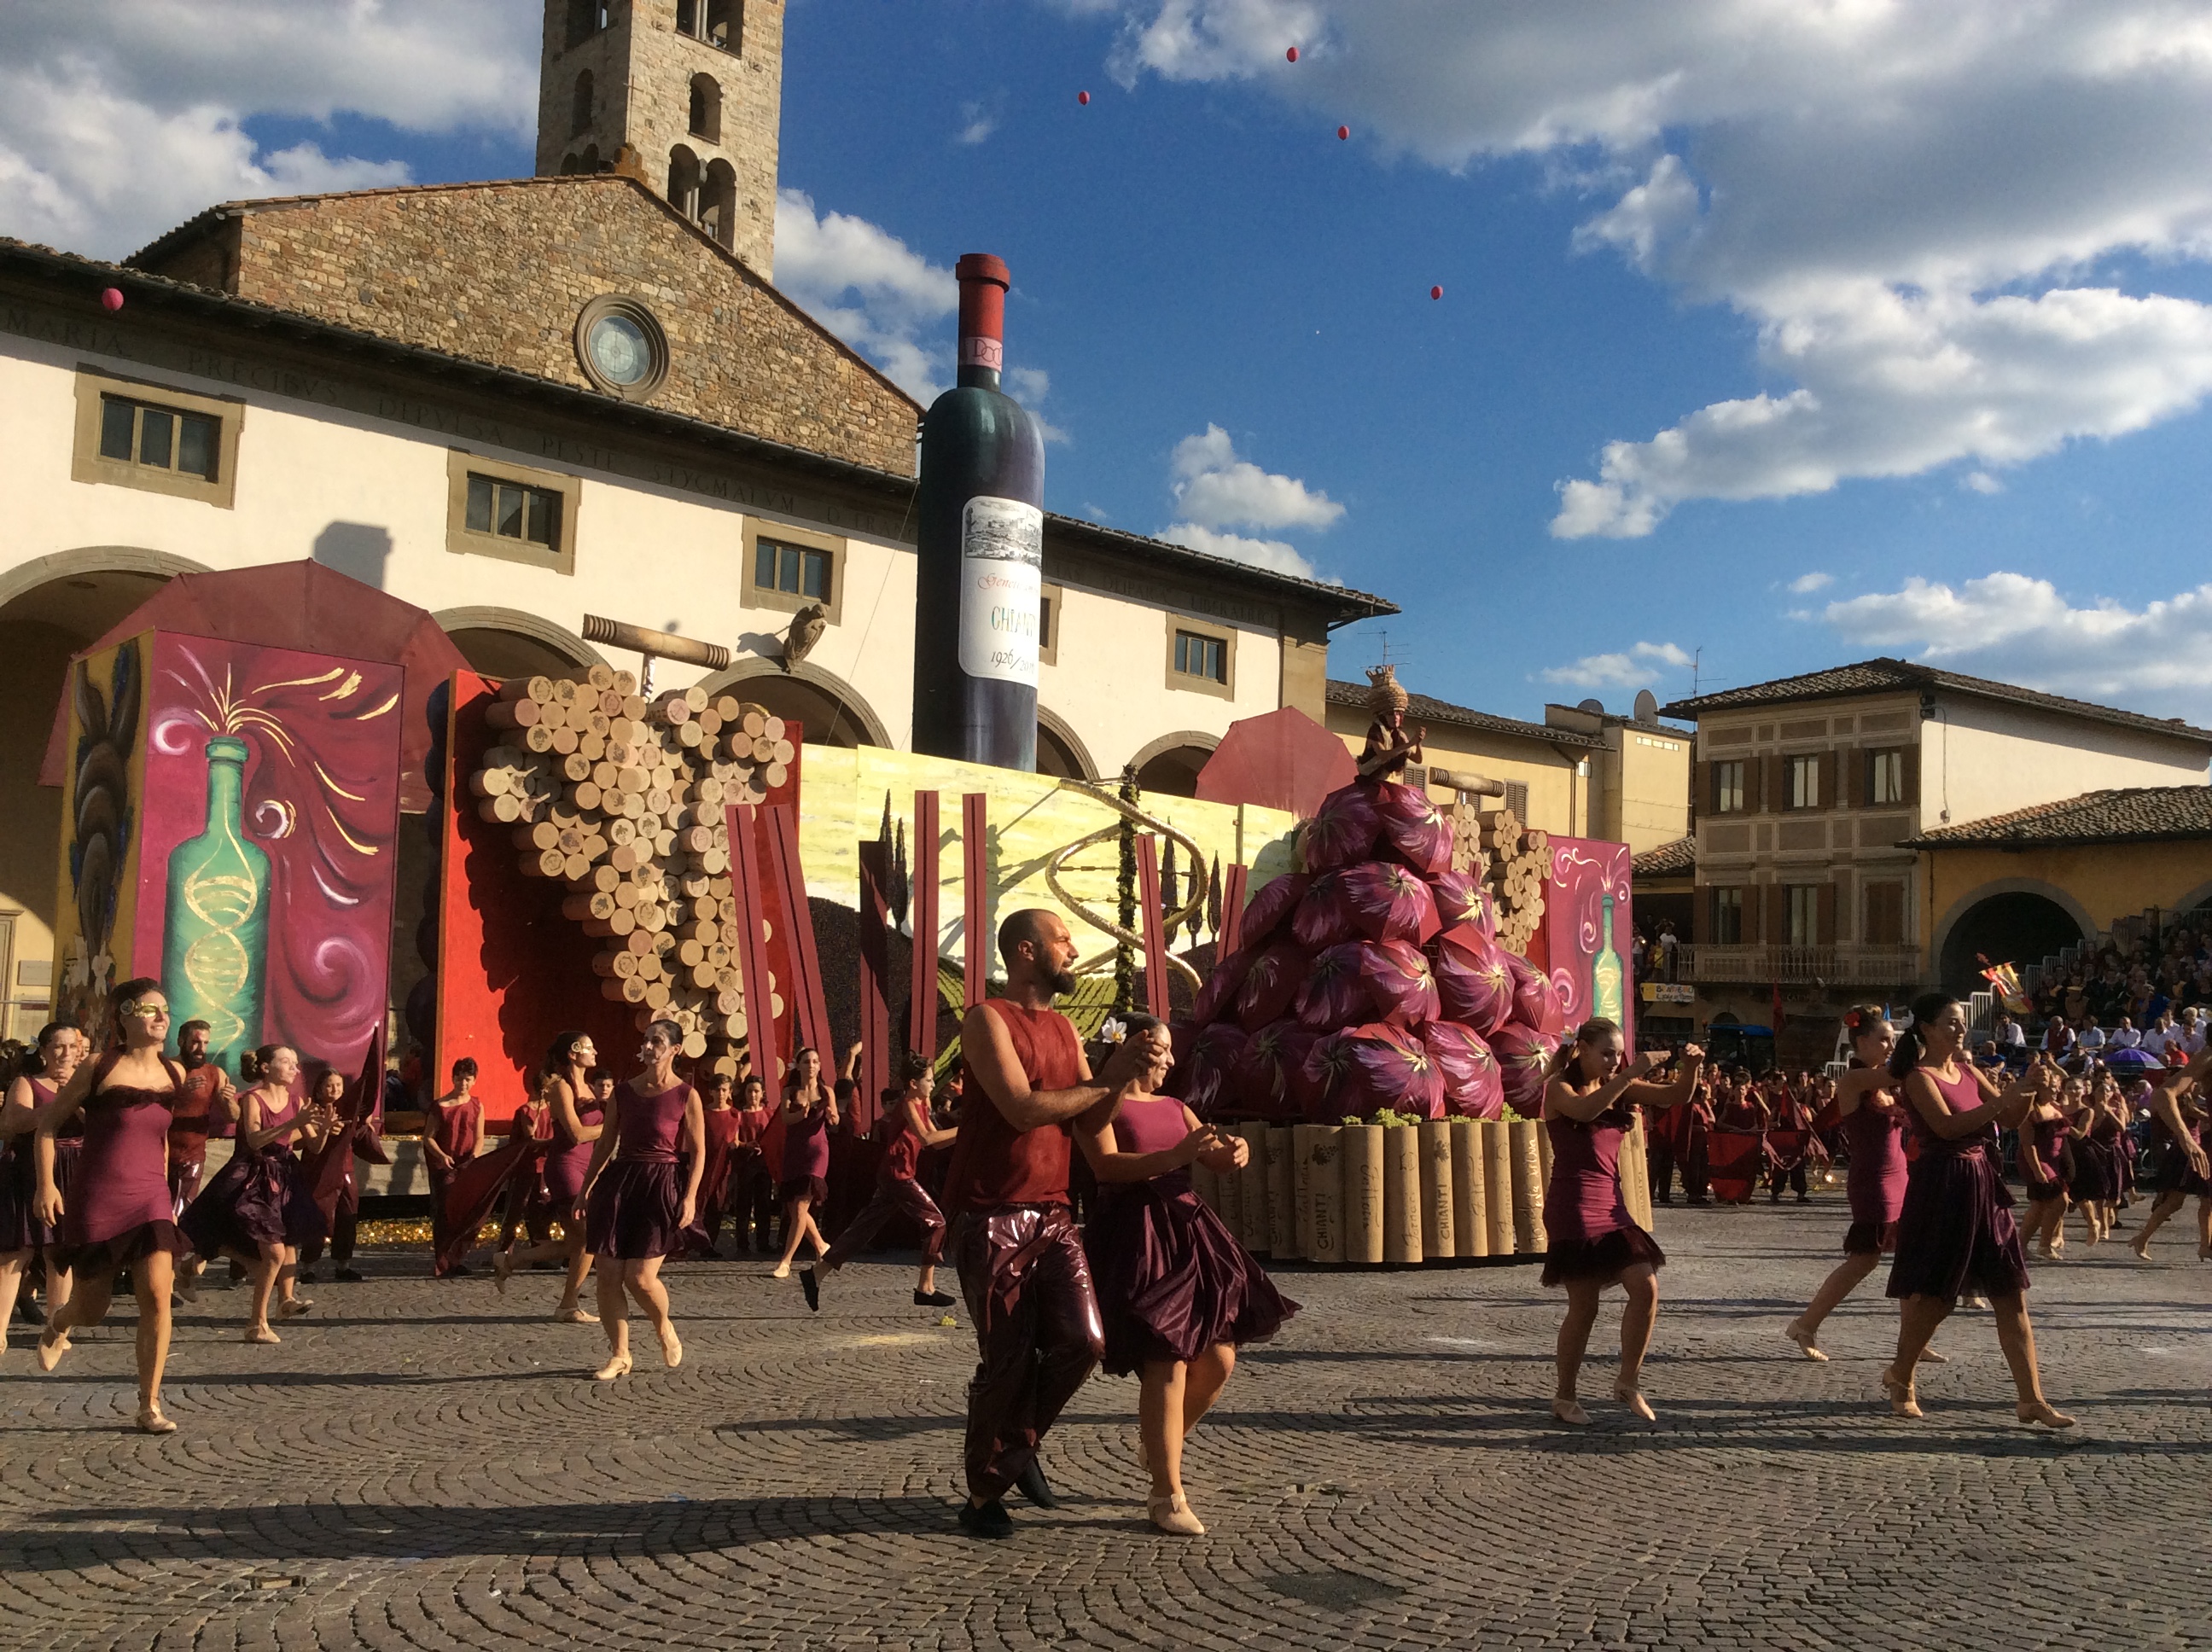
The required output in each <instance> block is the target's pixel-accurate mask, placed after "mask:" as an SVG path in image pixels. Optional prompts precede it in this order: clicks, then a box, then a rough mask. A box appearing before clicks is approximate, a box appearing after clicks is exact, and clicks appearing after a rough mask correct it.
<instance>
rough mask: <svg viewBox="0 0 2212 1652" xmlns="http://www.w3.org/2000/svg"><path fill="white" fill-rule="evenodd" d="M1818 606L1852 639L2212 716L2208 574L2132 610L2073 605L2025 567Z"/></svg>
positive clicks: (2059, 689) (2016, 678) (2103, 696)
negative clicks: (2024, 570) (2203, 581)
mask: <svg viewBox="0 0 2212 1652" xmlns="http://www.w3.org/2000/svg"><path fill="white" fill-rule="evenodd" d="M1821 617H1822V618H1823V619H1824V620H1826V623H1828V624H1829V625H1830V626H1832V628H1833V629H1835V631H1836V633H1837V635H1838V636H1839V637H1841V638H1842V639H1843V640H1844V641H1845V642H1847V643H1850V644H1851V645H1852V646H1854V647H1859V648H1865V649H1871V650H1875V651H1879V652H1881V653H1889V654H1895V655H1899V656H1902V657H1905V658H1908V659H1918V660H1924V661H1926V662H1928V663H1929V664H1931V665H1943V666H1947V667H1949V668H1951V669H1953V670H1956V671H1966V672H1969V673H1971V674H1972V675H1974V676H1977V677H1996V678H1997V679H1999V680H2001V681H2003V682H2008V683H2025V684H2027V686H2029V687H2031V688H2039V689H2046V690H2049V691H2051V692H2053V693H2058V694H2069V695H2075V696H2077V697H2080V698H2082V699H2087V700H2095V701H2104V702H2106V703H2113V704H2120V705H2125V706H2128V707H2130V708H2134V709H2142V710H2149V711H2152V712H2154V714H2157V715H2160V716H2182V717H2185V718H2187V719H2188V720H2190V721H2191V722H2192V723H2196V724H2197V725H2199V726H2202V725H2203V724H2205V723H2207V722H2212V584H2205V585H2201V586H2197V588H2196V589H2195V590H2193V591H2182V592H2177V593H2175V594H2174V595H2173V596H2172V597H2170V598H2162V599H2160V600H2157V601H2154V602H2150V603H2147V604H2144V605H2143V606H2142V608H2140V609H2131V608H2129V607H2126V606H2124V604H2120V603H2118V602H2115V601H2112V600H2110V599H2109V598H2098V599H2095V600H2093V601H2092V602H2090V603H2089V604H2087V605H2086V606H2083V605H2078V604H2076V603H2075V602H2073V601H2071V600H2069V598H2066V597H2064V596H2063V595H2062V594H2061V593H2060V592H2059V591H2058V590H2057V587H2056V586H2053V585H2052V584H2051V581H2049V580H2039V579H2031V578H2029V577H2028V576H2027V575H2026V574H2012V573H2002V572H2000V573H1996V574H1986V575H1984V576H1983V577H1982V578H1980V579H1978V580H1966V582H1965V583H1964V584H1962V585H1960V586H1956V587H1955V588H1954V587H1953V586H1948V585H1941V584H1935V583H1931V582H1930V581H1929V580H1921V579H1909V580H1906V581H1905V584H1904V585H1903V586H1901V587H1900V588H1899V589H1898V590H1896V591H1892V592H1869V593H1868V594H1867V595H1865V596H1863V597H1853V598H1850V599H1849V600H1847V601H1843V602H1833V603H1830V604H1828V605H1827V608H1826V610H1824V611H1823V613H1822V615H1821Z"/></svg>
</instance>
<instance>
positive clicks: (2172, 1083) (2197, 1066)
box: [2128, 1047, 2212, 1262]
mask: <svg viewBox="0 0 2212 1652" xmlns="http://www.w3.org/2000/svg"><path fill="white" fill-rule="evenodd" d="M2208 1073H2212V1047H2208V1048H2205V1049H2203V1050H2200V1051H2198V1052H2197V1056H2196V1058H2195V1059H2194V1060H2191V1062H2190V1064H2189V1066H2187V1067H2186V1068H2185V1069H2184V1070H2183V1071H2181V1072H2170V1073H2168V1074H2167V1075H2166V1078H2165V1079H2164V1081H2163V1082H2162V1083H2160V1084H2159V1085H2158V1087H2157V1088H2156V1089H2155V1090H2153V1091H2152V1092H2151V1098H2150V1134H2151V1140H2152V1142H2153V1143H2154V1145H2156V1146H2157V1148H2158V1150H2159V1155H2158V1181H2157V1183H2156V1187H2157V1192H2158V1198H2157V1200H2156V1202H2155V1203H2154V1204H2153V1205H2152V1206H2151V1210H2150V1215H2149V1216H2148V1218H2145V1220H2144V1222H2143V1225H2142V1232H2140V1233H2138V1234H2137V1235H2136V1236H2135V1237H2134V1238H2133V1239H2132V1240H2130V1242H2129V1244H2128V1248H2129V1249H2130V1250H2132V1251H2134V1252H2135V1254H2136V1260H2139V1261H2145V1262H2148V1260H2150V1242H2151V1236H2152V1235H2154V1234H2155V1233H2156V1232H2157V1231H2158V1230H2160V1228H2162V1227H2164V1226H2165V1225H2166V1222H2167V1221H2168V1220H2169V1219H2170V1218H2172V1216H2173V1215H2174V1214H2175V1212H2178V1211H2179V1210H2180V1209H2181V1207H2182V1206H2183V1205H2184V1204H2185V1203H2187V1202H2188V1200H2189V1199H2190V1197H2191V1195H2192V1194H2194V1195H2195V1196H2196V1200H2197V1260H2199V1261H2206V1260H2212V1177H2208V1175H2207V1174H2206V1172H2207V1163H2206V1157H2205V1151H2204V1127H2205V1123H2206V1120H2207V1116H2208V1115H2207V1113H2206V1110H2205V1108H2204V1105H2203V1102H2204V1095H2203V1089H2202V1085H2203V1083H2204V1080H2205V1078H2206V1075H2207V1074H2208ZM2191 1090H2196V1091H2197V1093H2196V1094H2195V1095H2194V1096H2192V1095H2191V1093H2190V1092H2191Z"/></svg>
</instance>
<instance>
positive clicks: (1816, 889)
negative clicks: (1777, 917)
mask: <svg viewBox="0 0 2212 1652" xmlns="http://www.w3.org/2000/svg"><path fill="white" fill-rule="evenodd" d="M1783 893H1784V896H1786V897H1787V901H1788V904H1787V905H1786V906H1785V907H1784V908H1783V914H1784V919H1785V920H1786V928H1785V931H1784V939H1785V940H1786V941H1787V942H1788V944H1790V945H1791V946H1818V945H1820V885H1819V884H1790V885H1789V886H1788V887H1787V888H1786V889H1785V890H1784V891H1783Z"/></svg>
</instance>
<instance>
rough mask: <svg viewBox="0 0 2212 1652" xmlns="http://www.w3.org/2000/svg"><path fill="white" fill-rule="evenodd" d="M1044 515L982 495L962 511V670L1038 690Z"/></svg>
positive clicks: (1013, 501) (1033, 508)
mask: <svg viewBox="0 0 2212 1652" xmlns="http://www.w3.org/2000/svg"><path fill="white" fill-rule="evenodd" d="M1043 576H1044V513H1043V512H1042V511H1041V510H1039V509H1038V508H1037V507H1036V506H1034V505H1025V504H1024V503H1023V502H1022V501H1020V500H1018V499H996V498H994V497H992V496H991V495H988V494H983V495H978V496H977V497H975V498H974V499H971V500H969V501H968V504H967V507H966V508H965V509H963V511H962V512H961V514H960V669H961V670H962V671H965V672H966V673H967V674H968V675H969V676H970V677H983V678H987V679H988V680H990V681H992V682H996V683H1024V684H1025V685H1027V686H1028V687H1030V688H1035V687H1036V676H1037V592H1038V587H1039V586H1041V585H1042V582H1043Z"/></svg>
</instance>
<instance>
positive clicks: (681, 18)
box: [676, 0, 745, 53]
mask: <svg viewBox="0 0 2212 1652" xmlns="http://www.w3.org/2000/svg"><path fill="white" fill-rule="evenodd" d="M676 32H677V33H678V34H688V35H690V37H691V38H692V39H695V40H704V41H705V42H706V43H707V44H708V46H720V48H721V49H722V50H723V51H725V52H732V53H742V52H744V39H745V8H744V0H676Z"/></svg>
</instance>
